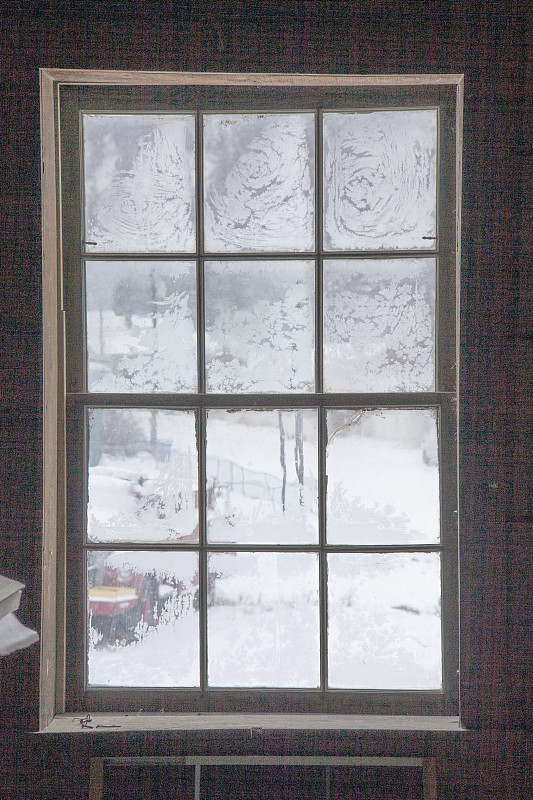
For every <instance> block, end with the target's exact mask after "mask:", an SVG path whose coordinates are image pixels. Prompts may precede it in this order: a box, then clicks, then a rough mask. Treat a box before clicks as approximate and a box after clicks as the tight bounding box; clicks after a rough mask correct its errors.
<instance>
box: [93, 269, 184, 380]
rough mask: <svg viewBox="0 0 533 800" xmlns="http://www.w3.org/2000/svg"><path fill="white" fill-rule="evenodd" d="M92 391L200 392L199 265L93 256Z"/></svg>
mask: <svg viewBox="0 0 533 800" xmlns="http://www.w3.org/2000/svg"><path fill="white" fill-rule="evenodd" d="M85 269H86V313H87V353H88V377H87V384H88V391H89V392H195V391H196V387H197V378H196V267H195V264H194V263H193V262H191V261H183V262H173V263H169V262H164V261H161V262H154V261H148V262H146V261H143V262H134V261H126V262H124V261H119V262H116V261H115V262H113V261H89V262H87V263H86V265H85Z"/></svg>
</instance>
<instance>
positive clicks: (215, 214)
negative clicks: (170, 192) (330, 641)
mask: <svg viewBox="0 0 533 800" xmlns="http://www.w3.org/2000/svg"><path fill="white" fill-rule="evenodd" d="M314 159H315V144H314V115H313V114H231V115H230V114H209V115H207V114H206V115H205V116H204V193H205V204H204V218H205V233H204V236H205V249H206V251H207V252H211V253H214V252H220V253H229V252H258V251H269V250H270V251H273V250H276V251H280V252H300V253H301V252H309V251H310V250H313V247H314V242H313V240H314V193H315V187H314Z"/></svg>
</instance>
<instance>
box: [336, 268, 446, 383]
mask: <svg viewBox="0 0 533 800" xmlns="http://www.w3.org/2000/svg"><path fill="white" fill-rule="evenodd" d="M435 272H436V262H435V259H433V258H422V259H414V258H413V259H407V258H406V259H404V258H401V259H388V260H381V259H380V260H371V259H361V260H355V259H351V260H348V259H346V260H339V261H326V262H325V263H324V385H325V391H327V392H430V391H434V388H435Z"/></svg>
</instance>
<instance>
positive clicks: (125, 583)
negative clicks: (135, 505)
mask: <svg viewBox="0 0 533 800" xmlns="http://www.w3.org/2000/svg"><path fill="white" fill-rule="evenodd" d="M197 586H198V555H197V554H196V553H154V552H147V551H144V552H143V551H137V552H129V553H128V552H110V551H109V550H107V551H97V550H96V551H92V552H89V553H88V557H87V587H88V598H87V606H88V608H87V612H88V625H87V628H88V671H89V684H91V685H93V686H94V685H100V686H198V685H199V682H200V680H199V655H198V654H199V628H198V613H197V611H195V605H196V604H195V601H194V595H195V592H196V588H197Z"/></svg>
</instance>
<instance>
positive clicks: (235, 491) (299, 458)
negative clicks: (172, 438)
mask: <svg viewBox="0 0 533 800" xmlns="http://www.w3.org/2000/svg"><path fill="white" fill-rule="evenodd" d="M317 436H318V433H317V413H316V411H315V410H296V411H293V410H288V409H283V410H281V409H280V410H275V411H252V410H248V411H240V412H237V413H235V412H229V411H221V410H220V411H219V410H212V411H209V412H208V416H207V503H208V508H207V526H208V540H209V541H210V542H226V543H228V542H235V543H238V544H251V543H255V544H295V543H305V544H311V543H313V542H316V541H317V538H318V512H317V503H318V454H317Z"/></svg>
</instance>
